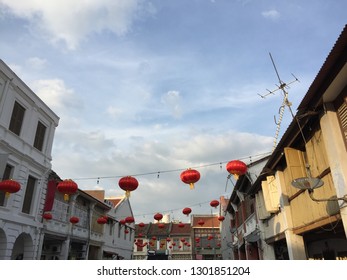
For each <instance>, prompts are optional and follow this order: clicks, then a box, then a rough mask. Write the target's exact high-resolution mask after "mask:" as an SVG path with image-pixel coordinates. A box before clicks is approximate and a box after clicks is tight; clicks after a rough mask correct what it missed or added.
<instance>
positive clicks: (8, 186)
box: [0, 179, 20, 197]
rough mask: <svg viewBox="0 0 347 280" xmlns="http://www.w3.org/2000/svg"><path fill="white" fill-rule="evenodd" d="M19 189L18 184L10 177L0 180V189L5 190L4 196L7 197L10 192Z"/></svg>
mask: <svg viewBox="0 0 347 280" xmlns="http://www.w3.org/2000/svg"><path fill="white" fill-rule="evenodd" d="M19 190H20V184H19V183H18V182H17V181H14V180H12V179H9V180H4V181H2V182H0V191H4V192H5V196H6V197H9V196H10V194H11V193H16V192H18V191H19Z"/></svg>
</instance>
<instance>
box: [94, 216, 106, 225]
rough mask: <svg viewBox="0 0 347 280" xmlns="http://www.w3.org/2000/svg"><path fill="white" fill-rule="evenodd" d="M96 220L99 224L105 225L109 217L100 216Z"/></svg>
mask: <svg viewBox="0 0 347 280" xmlns="http://www.w3.org/2000/svg"><path fill="white" fill-rule="evenodd" d="M96 222H97V223H98V224H99V225H104V224H106V223H107V219H105V217H99V218H98V219H97V220H96Z"/></svg>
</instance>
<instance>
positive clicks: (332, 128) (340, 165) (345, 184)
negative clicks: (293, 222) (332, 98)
mask: <svg viewBox="0 0 347 280" xmlns="http://www.w3.org/2000/svg"><path fill="white" fill-rule="evenodd" d="M325 109H326V112H325V114H324V115H323V116H322V118H321V121H320V125H321V129H322V134H323V139H324V144H325V149H326V152H327V157H328V161H329V166H330V170H331V176H332V179H333V182H334V187H335V189H336V195H337V196H338V197H343V196H344V195H346V194H347V160H346V157H347V153H346V147H345V143H344V141H343V138H344V137H345V136H344V135H342V131H341V128H340V124H339V121H338V118H337V115H336V112H335V109H334V108H333V105H332V104H330V103H328V104H325ZM343 204H344V205H343ZM345 204H346V203H344V202H341V201H339V205H340V213H341V219H342V223H343V227H344V230H345V235H346V238H347V207H341V206H346V205H345Z"/></svg>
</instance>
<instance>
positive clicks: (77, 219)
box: [70, 216, 80, 225]
mask: <svg viewBox="0 0 347 280" xmlns="http://www.w3.org/2000/svg"><path fill="white" fill-rule="evenodd" d="M79 221H80V219H79V218H78V217H76V216H72V217H71V218H70V223H71V224H73V225H74V224H77V223H78V222H79Z"/></svg>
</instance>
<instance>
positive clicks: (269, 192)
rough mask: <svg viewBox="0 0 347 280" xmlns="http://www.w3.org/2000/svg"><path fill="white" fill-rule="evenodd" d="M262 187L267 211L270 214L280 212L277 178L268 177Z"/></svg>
mask: <svg viewBox="0 0 347 280" xmlns="http://www.w3.org/2000/svg"><path fill="white" fill-rule="evenodd" d="M261 186H262V190H263V195H264V202H265V208H266V210H267V211H268V212H270V213H276V212H277V211H278V210H279V206H280V201H279V194H278V190H277V183H276V178H275V176H267V177H266V181H263V182H262V184H261Z"/></svg>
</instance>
